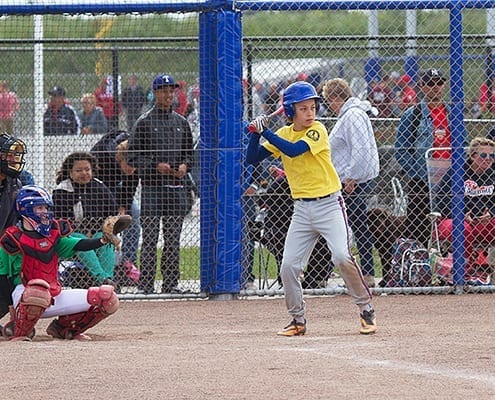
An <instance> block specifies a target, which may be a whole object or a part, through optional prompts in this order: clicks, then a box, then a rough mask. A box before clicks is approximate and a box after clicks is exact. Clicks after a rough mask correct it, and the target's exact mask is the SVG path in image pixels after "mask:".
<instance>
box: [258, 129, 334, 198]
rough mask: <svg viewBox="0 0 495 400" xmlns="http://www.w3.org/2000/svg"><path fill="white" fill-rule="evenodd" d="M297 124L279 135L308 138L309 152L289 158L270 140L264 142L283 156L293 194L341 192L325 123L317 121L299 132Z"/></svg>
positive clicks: (295, 140) (320, 195)
mask: <svg viewBox="0 0 495 400" xmlns="http://www.w3.org/2000/svg"><path fill="white" fill-rule="evenodd" d="M293 127H294V125H293V124H291V125H289V126H284V127H282V128H280V129H279V130H278V131H277V132H276V134H277V135H278V136H280V137H281V138H283V139H285V140H287V141H289V142H292V143H296V142H298V141H299V140H303V141H305V142H306V143H307V144H308V146H309V151H307V152H305V153H303V154H301V155H299V156H297V157H289V156H287V155H285V154H284V153H282V152H281V151H280V150H279V149H278V148H277V147H275V146H274V145H272V144H271V143H269V142H268V141H267V142H265V143H263V146H264V147H265V148H266V149H267V150H268V151H269V152H270V153H272V154H273V156H274V157H275V158H278V157H280V158H281V160H282V163H283V166H284V170H285V174H286V176H287V180H288V182H289V186H290V191H291V194H292V197H293V198H294V199H300V198H315V197H323V196H326V195H329V194H332V193H335V192H337V191H339V190H340V189H341V188H342V185H341V183H340V179H339V176H338V174H337V171H336V170H335V167H334V166H333V164H332V161H331V156H330V143H329V141H328V132H327V129H326V128H325V126H324V125H323V124H322V123H321V122H318V121H315V122H313V124H312V125H311V126H310V127H309V128H307V129H304V130H302V131H295V130H294V129H293Z"/></svg>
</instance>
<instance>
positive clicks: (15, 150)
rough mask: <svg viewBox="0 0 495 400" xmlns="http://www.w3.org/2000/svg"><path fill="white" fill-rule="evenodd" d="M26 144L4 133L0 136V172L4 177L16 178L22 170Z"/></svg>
mask: <svg viewBox="0 0 495 400" xmlns="http://www.w3.org/2000/svg"><path fill="white" fill-rule="evenodd" d="M26 153H27V148H26V144H25V143H24V142H23V141H22V140H20V139H17V138H15V137H13V136H10V135H8V134H6V133H2V134H1V135H0V171H1V172H2V174H4V175H6V176H10V177H12V178H17V177H18V176H19V174H20V173H21V172H22V170H23V169H24V164H25V161H24V154H26Z"/></svg>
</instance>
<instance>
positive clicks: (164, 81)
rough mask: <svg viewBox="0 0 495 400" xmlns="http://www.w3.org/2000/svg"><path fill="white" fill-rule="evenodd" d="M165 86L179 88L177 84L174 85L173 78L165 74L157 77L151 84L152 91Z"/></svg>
mask: <svg viewBox="0 0 495 400" xmlns="http://www.w3.org/2000/svg"><path fill="white" fill-rule="evenodd" d="M165 86H173V87H174V88H177V87H179V84H178V83H175V81H174V78H173V76H171V75H167V74H160V75H157V76H156V77H155V79H153V82H152V84H151V88H152V89H153V91H155V90H158V89H161V88H162V87H165Z"/></svg>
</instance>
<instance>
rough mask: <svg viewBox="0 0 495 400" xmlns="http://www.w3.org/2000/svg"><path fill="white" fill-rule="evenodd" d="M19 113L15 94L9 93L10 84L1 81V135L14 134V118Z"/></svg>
mask: <svg viewBox="0 0 495 400" xmlns="http://www.w3.org/2000/svg"><path fill="white" fill-rule="evenodd" d="M17 111H19V100H18V99H17V95H16V94H15V92H11V91H9V83H8V82H7V81H0V133H8V134H9V135H13V134H14V118H15V114H16V112H17Z"/></svg>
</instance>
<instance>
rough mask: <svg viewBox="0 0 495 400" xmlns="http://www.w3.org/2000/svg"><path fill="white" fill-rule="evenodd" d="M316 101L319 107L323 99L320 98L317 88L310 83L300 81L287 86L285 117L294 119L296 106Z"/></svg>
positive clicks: (284, 98)
mask: <svg viewBox="0 0 495 400" xmlns="http://www.w3.org/2000/svg"><path fill="white" fill-rule="evenodd" d="M309 99H315V100H316V104H317V106H318V104H319V102H320V100H321V98H320V96H318V93H317V92H316V89H315V87H314V86H313V85H312V84H311V83H308V82H304V81H298V82H294V83H292V84H291V85H289V86H287V88H286V89H285V91H284V94H283V102H282V104H283V106H284V112H285V115H286V116H287V117H288V118H293V117H294V104H296V103H299V102H301V101H304V100H309Z"/></svg>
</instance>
